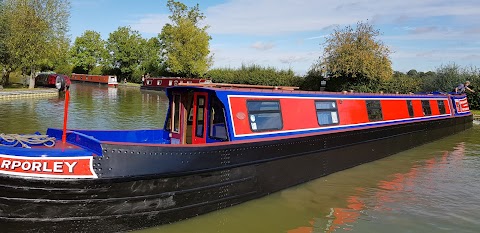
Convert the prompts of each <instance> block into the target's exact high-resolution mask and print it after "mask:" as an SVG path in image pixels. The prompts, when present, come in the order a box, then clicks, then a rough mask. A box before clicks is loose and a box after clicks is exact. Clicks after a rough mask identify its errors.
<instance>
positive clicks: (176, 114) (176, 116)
mask: <svg viewBox="0 0 480 233" xmlns="http://www.w3.org/2000/svg"><path fill="white" fill-rule="evenodd" d="M172 97H173V98H172V105H171V111H170V114H171V116H170V117H171V118H170V119H172V120H171V122H170V124H171V126H170V129H171V131H170V132H171V134H172V135H171V137H170V142H171V144H184V142H185V140H184V138H185V137H184V135H185V134H184V132H185V124H182V122H184V121H185V107H184V106H183V104H182V95H181V93H173V94H172Z"/></svg>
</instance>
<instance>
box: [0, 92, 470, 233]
mask: <svg viewBox="0 0 480 233" xmlns="http://www.w3.org/2000/svg"><path fill="white" fill-rule="evenodd" d="M185 85H189V86H185ZM166 94H167V96H168V98H169V110H168V114H167V117H166V119H165V124H164V126H163V127H162V128H160V129H151V130H115V131H108V130H68V132H67V135H66V136H67V138H66V139H67V140H66V143H65V144H63V143H62V142H60V138H61V136H62V130H59V129H48V130H47V132H46V135H47V137H48V138H49V139H50V140H53V141H56V144H55V145H54V146H53V147H47V146H45V145H30V147H31V148H20V147H0V160H1V161H0V192H1V193H2V194H1V195H0V203H1V205H0V227H1V229H2V230H5V231H7V232H38V231H40V232H46V231H62V232H119V231H127V230H133V229H140V228H145V227H149V226H155V225H159V224H164V223H169V222H173V221H177V220H180V219H185V218H189V217H193V216H196V215H199V214H202V213H206V212H210V211H214V210H217V209H221V208H225V207H228V206H231V205H235V204H239V203H242V202H244V201H247V200H251V199H254V198H258V197H261V196H265V195H268V194H269V193H272V192H275V191H278V190H281V189H284V188H288V187H291V186H293V185H297V184H300V183H303V182H306V181H309V180H312V179H315V178H318V177H321V176H325V175H328V174H331V173H333V172H336V171H340V170H344V169H347V168H350V167H354V166H357V165H360V164H363V163H366V162H369V161H373V160H376V159H379V158H383V157H385V156H388V155H391V154H394V153H397V152H399V151H403V150H406V149H408V148H412V147H415V146H418V145H421V144H423V143H426V142H429V141H433V140H436V139H439V138H442V137H445V136H448V135H452V134H454V133H457V132H460V131H463V130H465V129H468V128H470V127H471V126H472V114H471V113H470V110H469V107H468V102H467V99H466V96H465V95H449V94H419V95H395V94H365V93H327V92H305V91H297V90H295V88H291V87H287V88H285V87H268V86H262V87H261V88H259V87H258V86H247V85H222V84H195V85H194V84H181V85H178V86H175V87H172V88H168V89H167V91H166Z"/></svg>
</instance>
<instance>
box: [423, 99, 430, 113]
mask: <svg viewBox="0 0 480 233" xmlns="http://www.w3.org/2000/svg"><path fill="white" fill-rule="evenodd" d="M422 108H423V115H424V116H431V115H432V109H431V108H430V101H428V100H422Z"/></svg>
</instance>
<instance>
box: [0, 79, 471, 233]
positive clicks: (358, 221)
mask: <svg viewBox="0 0 480 233" xmlns="http://www.w3.org/2000/svg"><path fill="white" fill-rule="evenodd" d="M63 106H64V100H63V98H62V97H54V98H34V99H17V100H8V101H5V100H0V133H32V132H35V131H40V132H42V133H44V132H45V130H46V128H47V127H57V128H61V127H62V124H63ZM166 106H167V98H166V97H165V95H164V93H163V92H153V91H140V90H138V89H134V88H118V89H112V88H107V87H102V86H97V85H84V84H74V85H73V86H72V90H71V101H70V107H69V128H82V129H138V128H157V127H162V126H163V124H164V117H165V111H166ZM479 171H480V126H479V125H474V127H473V128H472V129H470V130H467V131H465V132H462V133H460V134H457V135H453V136H450V137H447V138H444V139H442V140H439V141H436V142H433V143H430V144H426V145H423V146H420V147H417V148H414V149H411V150H408V151H405V152H402V153H399V154H396V155H393V156H390V157H388V158H385V159H382V160H378V161H375V162H371V163H368V164H364V165H361V166H358V167H355V168H352V169H348V170H345V171H341V172H337V173H335V174H332V175H329V176H326V177H323V178H320V179H317V180H314V181H311V182H309V183H306V184H302V185H299V186H295V187H292V188H290V189H286V190H283V191H280V192H277V193H274V194H271V195H269V196H267V197H264V198H261V199H257V200H253V201H249V202H247V203H244V204H241V205H238V206H234V207H230V208H227V209H223V210H220V211H216V212H213V213H210V214H205V215H201V216H198V217H195V218H192V219H189V220H184V221H180V222H177V223H173V224H169V225H163V226H159V227H154V228H150V229H145V230H141V231H137V233H160V232H169V233H170V232H173V233H204V232H205V233H240V232H241V233H244V232H249V233H256V232H267V233H269V232H273V233H275V232H285V233H318V232H389V233H395V232H480V221H479V220H478V217H479V216H480V182H479V181H480V172H479Z"/></svg>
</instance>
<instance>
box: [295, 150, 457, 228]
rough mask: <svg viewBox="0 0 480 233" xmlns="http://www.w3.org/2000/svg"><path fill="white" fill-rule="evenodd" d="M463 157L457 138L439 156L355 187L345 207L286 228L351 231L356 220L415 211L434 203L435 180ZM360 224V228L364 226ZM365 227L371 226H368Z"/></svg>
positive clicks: (446, 177)
mask: <svg viewBox="0 0 480 233" xmlns="http://www.w3.org/2000/svg"><path fill="white" fill-rule="evenodd" d="M464 158H465V143H464V142H461V143H458V144H457V145H456V147H455V148H454V150H453V151H451V152H448V151H445V152H443V155H441V156H436V157H434V158H431V159H427V160H424V161H422V162H421V164H417V165H414V166H413V167H412V168H411V169H410V170H409V171H408V172H405V173H395V174H393V175H390V177H391V178H390V179H386V180H381V181H379V182H378V183H377V185H376V187H375V188H366V187H357V188H356V189H355V194H354V195H350V196H348V197H346V198H345V200H346V207H332V208H331V209H330V210H331V211H330V213H329V214H328V215H327V216H325V218H314V219H312V220H311V221H309V226H302V227H298V228H295V229H292V230H289V231H287V232H288V233H316V232H338V231H340V232H343V231H355V230H358V229H356V225H357V224H360V223H363V222H375V218H376V216H378V215H391V214H398V213H401V212H403V211H406V212H407V214H411V215H415V213H412V212H419V210H418V209H419V206H428V207H431V206H435V205H438V203H437V202H436V195H434V194H432V192H441V190H438V185H437V183H438V182H439V181H438V180H441V181H442V180H446V179H449V177H448V173H451V172H452V170H451V168H452V167H454V168H455V169H461V168H462V166H463V165H462V162H463V161H464ZM398 203H408V206H399V204H398ZM409 206H414V207H413V208H410V207H409ZM423 214H424V213H423ZM399 222H400V221H399ZM412 222H413V221H412ZM401 224H403V225H404V226H405V228H404V229H411V226H409V224H412V225H413V224H418V222H414V223H408V221H407V222H405V223H400V224H399V223H397V225H401ZM361 228H362V229H363V228H364V226H363V227H361ZM369 229H371V230H373V229H372V228H371V227H369ZM384 230H385V229H384ZM372 232H380V231H375V230H373V231H372Z"/></svg>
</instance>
